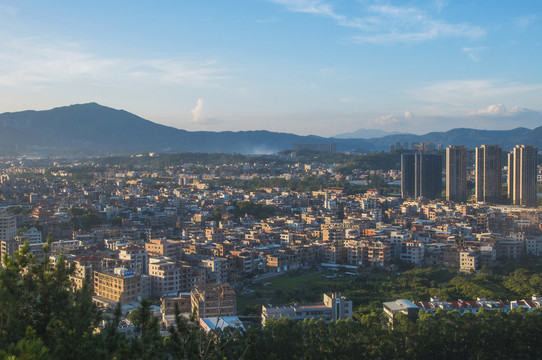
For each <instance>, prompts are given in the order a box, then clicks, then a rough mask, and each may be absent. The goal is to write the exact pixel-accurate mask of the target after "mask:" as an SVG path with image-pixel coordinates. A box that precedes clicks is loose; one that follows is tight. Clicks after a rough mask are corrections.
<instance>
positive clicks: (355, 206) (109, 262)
mask: <svg viewBox="0 0 542 360" xmlns="http://www.w3.org/2000/svg"><path fill="white" fill-rule="evenodd" d="M461 151H464V149H463V150H460V152H459V153H457V154H456V156H458V157H459V158H461V156H466V155H463V154H464V153H461ZM488 151H489V150H488ZM477 153H478V152H477ZM488 154H489V152H488ZM153 155H154V156H160V155H155V154H153ZM408 156H412V158H408V157H404V159H403V171H399V170H389V171H384V170H382V169H371V170H356V171H354V172H353V173H352V174H349V175H342V174H338V173H336V172H335V171H334V166H333V164H324V163H303V162H296V160H295V157H293V156H290V159H289V161H277V159H276V158H275V157H273V156H269V157H267V158H266V157H264V158H262V157H260V158H258V161H255V162H248V161H247V162H242V163H231V164H221V165H205V164H195V163H183V164H178V165H175V166H168V167H166V168H163V169H160V170H156V169H148V168H146V167H144V166H141V167H137V166H136V167H134V166H132V167H131V168H126V167H123V166H119V165H116V166H111V167H107V168H104V167H103V166H97V165H95V164H92V162H90V163H89V162H87V163H85V162H83V161H76V160H73V161H68V160H64V163H57V164H54V163H51V164H49V163H48V164H44V165H36V163H33V165H32V166H29V165H27V164H25V160H21V159H18V160H14V159H10V160H3V161H1V167H0V208H1V209H2V210H1V211H0V242H1V254H2V259H4V256H14V254H15V252H16V251H18V250H19V249H21V248H22V247H24V246H26V247H28V251H29V253H31V254H32V255H33V256H34V258H35V259H36V261H41V260H43V259H44V258H45V257H48V258H49V260H50V261H51V262H53V263H55V262H56V261H58V260H59V259H61V256H62V259H65V261H66V263H67V264H69V265H70V266H73V267H74V268H75V272H74V274H73V275H72V278H73V284H74V286H75V287H78V288H80V287H82V286H83V283H84V282H85V281H88V282H89V284H90V286H91V288H92V291H93V294H94V296H93V301H94V302H95V303H96V304H97V305H99V306H100V307H101V308H103V309H104V311H112V310H113V309H114V308H115V307H116V304H117V303H120V304H121V305H122V309H123V313H124V314H127V313H128V312H129V311H130V310H132V309H133V308H134V307H135V306H137V303H138V301H139V300H140V299H142V298H149V299H154V300H156V301H157V302H156V303H157V304H160V305H156V306H154V307H153V309H154V312H155V315H156V316H157V317H160V318H161V320H162V322H163V324H164V328H166V327H167V326H168V325H170V324H171V323H172V322H174V309H175V304H177V306H178V307H179V309H180V310H181V312H183V313H185V314H195V316H196V319H198V321H200V324H201V325H202V327H204V328H205V329H212V328H214V327H216V326H242V324H241V322H240V320H239V318H237V317H236V315H237V308H236V284H238V283H240V282H241V281H243V280H246V279H251V280H258V279H261V280H262V281H265V279H266V278H267V277H271V276H277V274H283V273H287V272H289V271H292V270H299V269H309V268H312V267H315V266H318V267H327V268H343V269H346V270H347V271H349V272H352V273H354V274H356V273H358V272H363V271H370V270H371V269H374V268H379V269H389V270H394V269H395V268H396V266H397V265H396V264H397V263H398V262H408V263H412V264H415V265H418V266H444V267H448V268H452V269H457V270H459V271H462V272H466V273H470V272H476V271H479V270H484V271H491V269H492V268H493V267H494V266H497V265H498V264H499V263H500V262H502V261H513V260H516V261H517V260H519V259H520V258H522V257H524V256H532V257H540V256H542V225H541V224H542V210H540V209H539V208H537V207H536V201H535V203H534V204H533V203H532V202H531V200H529V201H530V202H529V203H528V204H526V205H525V204H524V205H521V203H518V205H502V204H498V203H497V202H496V201H493V198H491V197H490V196H489V192H488V196H487V198H485V199H484V198H478V197H477V195H476V197H477V198H475V199H470V200H471V201H467V200H468V199H467V195H466V185H465V188H464V189H461V186H464V185H463V183H461V182H456V183H455V184H456V185H454V186H456V187H459V190H454V191H459V192H461V191H462V192H463V193H460V195H458V197H457V198H450V197H449V196H448V198H447V199H446V200H444V197H442V196H440V195H441V192H440V191H438V190H437V193H438V194H437V195H436V196H434V197H433V198H431V196H424V194H425V192H424V191H425V190H420V189H419V186H423V185H425V183H424V184H423V185H420V184H418V185H417V186H418V190H416V185H415V184H414V185H412V186H413V187H412V188H410V189H408V188H407V187H408V186H411V185H408V184H405V181H406V180H405V179H406V177H405V176H403V178H402V176H401V175H402V173H405V174H406V170H405V167H406V166H408V164H407V163H406V162H407V161H410V162H411V163H412V166H413V168H412V169H413V170H414V171H418V172H419V171H421V170H416V169H415V168H414V167H415V166H416V165H415V162H417V161H419V164H420V165H419V166H422V165H421V164H422V161H424V160H422V157H424V156H425V157H427V156H426V154H423V153H420V154H415V155H408ZM415 156H416V157H420V159H419V160H418V159H414V157H415ZM477 156H478V155H477ZM488 156H489V155H488ZM518 156H519V155H518ZM447 159H449V158H447ZM461 161H463V163H461ZM480 161H483V160H480ZM457 162H458V164H460V165H458V166H462V167H464V170H458V171H459V172H458V174H463V173H461V171H464V177H465V181H464V183H465V184H466V183H467V180H473V181H474V180H476V179H478V177H479V176H480V175H479V174H478V175H477V169H475V168H473V167H472V166H469V165H467V164H466V161H465V160H461V159H460V160H457ZM424 164H425V163H424ZM424 166H425V165H424ZM480 166H481V165H480ZM488 166H489V165H488ZM499 166H500V163H499ZM81 169H84V170H85V171H84V176H83V175H81V171H80V170H81ZM426 169H427V166H426ZM534 169H535V170H534V173H533V174H532V175H530V176H534V178H533V179H534V180H533V181H534V186H535V189H536V184H537V183H538V184H540V183H541V182H542V175H541V174H542V172H541V168H540V166H537V164H536V149H535V163H534ZM435 171H437V179H438V180H437V181H441V184H440V185H439V186H438V187H439V189H440V187H441V186H442V183H446V184H447V181H448V178H449V176H450V175H449V174H447V172H446V171H442V167H438V169H437V170H435ZM449 171H450V170H448V172H449ZM488 171H489V170H488ZM496 171H497V173H498V178H499V182H498V184H499V185H498V191H499V197H500V192H501V183H502V181H501V180H502V179H505V178H506V177H507V173H506V171H504V170H503V169H502V168H501V167H499V168H498V169H497V170H496ZM508 171H510V170H508ZM486 174H490V172H486ZM491 174H494V173H491ZM308 176H310V177H313V178H317V179H325V180H326V181H329V180H336V181H339V180H341V181H346V182H348V183H351V184H360V183H366V181H367V178H368V177H369V176H378V177H380V178H382V179H383V180H384V181H385V182H386V183H387V184H392V185H395V187H396V188H397V190H398V191H397V193H386V194H383V193H381V191H380V190H379V189H376V188H375V189H368V190H366V191H364V192H362V193H355V194H347V193H346V192H345V189H344V188H342V187H336V186H334V187H325V188H322V189H319V190H292V189H288V188H285V187H261V188H258V189H254V190H251V191H246V190H244V189H241V188H237V187H234V186H232V185H221V184H219V183H216V182H215V180H216V179H229V180H252V179H273V178H278V179H285V180H288V181H290V180H295V179H302V178H305V177H308ZM420 176H421V175H420ZM487 176H488V175H486V177H487ZM443 180H444V181H443ZM401 181H402V182H401ZM412 181H414V182H416V181H421V180H420V179H418V180H416V178H414V177H413V178H412ZM476 181H478V180H476ZM480 181H482V180H480ZM516 181H518V180H516ZM400 185H402V189H403V194H401V193H400V192H401V191H400V190H399V186H400ZM446 186H447V188H446V189H447V191H448V194H449V192H450V191H451V190H450V189H453V188H452V187H449V186H448V185H446ZM476 186H478V185H476ZM486 186H487V187H488V189H489V188H490V186H491V185H489V183H488V184H487V185H486ZM482 189H483V187H482ZM476 191H477V192H478V191H483V190H476ZM427 194H428V193H427ZM535 194H536V190H535ZM518 196H520V195H518ZM535 196H536V195H535ZM454 200H455V201H454ZM460 200H464V201H460ZM512 203H513V201H512ZM25 244H27V245H25ZM47 244H48V246H45V245H47ZM535 303H536V304H539V303H540V299H539V298H535ZM336 304H340V308H338V307H337V306H334V305H336ZM398 304H399V305H395V307H393V306H391V305H390V306H389V307H388V308H389V309H390V308H393V309H398V308H400V307H401V306H403V307H405V306H406V309H407V310H406V311H407V313H408V308H409V307H412V306H415V307H416V308H417V309H420V308H423V309H429V308H433V309H436V308H438V307H441V308H443V307H447V308H453V307H454V306H455V307H459V308H461V306H463V305H461V306H460V305H457V304H455V303H453V302H452V303H443V302H440V301H439V300H438V299H436V300H434V301H432V302H426V303H419V304H414V303H410V304H409V303H398ZM432 304H433V305H432ZM458 304H459V303H458ZM514 304H515V305H514ZM514 304H510V303H508V304H507V305H506V304H505V305H502V306H508V308H510V306H516V307H518V306H519V307H522V306H523V307H525V306H530V305H531V303H529V302H528V301H526V302H525V301H523V302H516V303H514ZM262 305H263V307H262V322H263V323H264V324H265V321H266V319H267V318H277V317H291V318H296V319H302V318H310V317H317V318H323V319H325V320H326V321H331V320H336V319H339V318H352V302H351V301H348V299H346V298H344V297H341V295H340V294H324V300H323V302H322V303H317V304H304V305H303V304H294V305H284V306H271V305H268V304H262ZM456 305H457V306H456ZM464 306H466V307H468V306H470V308H472V307H473V306H475V304H474V303H472V304H470V303H466V305H464ZM476 306H478V305H476ZM499 306H501V305H499ZM338 309H339V310H338ZM385 309H386V308H385ZM403 310H404V309H403ZM389 311H390V313H391V311H392V310H389ZM428 311H430V310H428ZM209 319H211V320H209ZM212 319H214V320H212ZM123 324H124V325H123V326H125V327H126V329H127V331H133V329H132V328H131V327H130V324H129V321H128V320H126V321H125V323H123ZM130 329H131V330H130Z"/></svg>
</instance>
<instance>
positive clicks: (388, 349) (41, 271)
mask: <svg viewBox="0 0 542 360" xmlns="http://www.w3.org/2000/svg"><path fill="white" fill-rule="evenodd" d="M4 262H5V268H3V269H0V360H3V359H74V358H77V359H330V358H334V359H364V358H366V359H425V358H434V357H435V356H438V357H441V358H449V359H458V358H470V359H527V358H542V347H540V346H539V345H538V342H539V339H540V338H541V337H542V316H541V315H542V313H541V312H540V311H538V310H537V311H535V312H532V313H525V312H523V311H512V312H511V313H509V314H505V313H504V312H502V311H483V310H482V311H480V312H479V313H478V314H476V315H473V314H465V315H463V316H461V315H459V314H458V313H456V312H449V313H445V312H440V311H439V312H437V314H436V315H434V316H433V315H429V314H425V313H420V318H419V320H418V321H416V322H412V321H410V320H408V319H406V318H403V317H401V316H399V317H398V318H397V320H396V322H395V324H394V327H393V329H390V327H389V326H388V323H387V319H386V318H385V317H384V316H383V315H382V314H377V313H375V312H373V313H369V314H366V315H362V316H360V318H359V321H350V320H347V321H338V322H336V323H331V324H325V323H324V322H323V321H315V320H310V321H303V322H297V323H296V322H293V321H291V320H289V319H280V320H276V321H271V322H270V323H269V324H268V325H267V326H266V327H265V328H263V330H261V329H258V328H249V329H248V330H246V331H243V332H241V331H238V330H231V329H226V330H225V331H223V332H220V331H219V332H211V333H210V334H205V333H204V332H203V331H202V330H201V329H200V328H199V327H198V326H197V324H196V323H194V322H192V321H189V320H187V319H185V318H184V317H182V316H181V315H180V314H179V313H178V311H177V313H176V326H175V327H172V328H171V329H169V332H168V335H167V336H166V337H162V335H161V334H160V332H159V331H160V329H159V324H158V321H157V320H156V319H155V318H153V317H152V315H151V311H150V305H151V303H150V302H149V301H142V303H141V307H139V308H138V309H137V310H136V311H134V312H133V313H132V314H131V315H130V318H131V320H132V321H133V323H134V324H135V326H136V333H137V334H136V336H135V337H133V338H126V337H125V336H124V335H123V334H121V333H119V332H118V324H119V321H120V308H118V309H117V311H116V312H115V313H114V314H113V316H112V317H111V319H109V320H108V321H107V322H106V325H105V328H104V329H103V330H102V331H101V332H96V331H95V329H96V328H97V326H98V324H99V323H100V321H101V316H100V313H99V311H98V310H97V309H96V307H95V306H94V305H93V304H92V301H91V294H90V292H89V290H88V288H86V287H84V288H83V289H82V290H77V291H74V290H72V288H71V283H70V280H69V275H70V274H71V272H72V271H73V270H72V269H71V268H68V267H66V265H65V261H64V259H62V258H60V259H59V260H58V261H57V264H56V265H53V264H52V263H51V262H49V261H46V262H44V263H40V264H36V263H35V262H34V261H33V259H32V257H31V256H29V255H28V248H26V247H25V248H23V249H22V251H21V252H20V253H18V254H17V255H16V256H15V258H14V259H9V258H4ZM22 270H24V271H22ZM515 275H518V276H519V275H521V274H520V273H517V274H515Z"/></svg>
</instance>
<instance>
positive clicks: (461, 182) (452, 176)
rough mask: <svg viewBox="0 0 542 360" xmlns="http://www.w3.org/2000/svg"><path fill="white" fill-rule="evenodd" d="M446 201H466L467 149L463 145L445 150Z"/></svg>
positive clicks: (451, 146)
mask: <svg viewBox="0 0 542 360" xmlns="http://www.w3.org/2000/svg"><path fill="white" fill-rule="evenodd" d="M446 200H448V201H455V202H465V201H467V149H465V147H464V146H463V145H450V146H449V147H447V148H446Z"/></svg>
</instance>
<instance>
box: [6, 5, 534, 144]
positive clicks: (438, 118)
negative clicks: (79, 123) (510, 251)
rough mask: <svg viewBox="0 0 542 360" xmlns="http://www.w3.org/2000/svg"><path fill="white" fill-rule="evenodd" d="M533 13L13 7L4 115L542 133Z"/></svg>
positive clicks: (300, 130)
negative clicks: (88, 110)
mask: <svg viewBox="0 0 542 360" xmlns="http://www.w3.org/2000/svg"><path fill="white" fill-rule="evenodd" d="M540 30H541V26H540V5H539V4H538V3H537V2H532V1H515V2H509V1H494V2H482V1H443V0H437V1H423V2H409V1H407V2H402V1H401V2H400V1H331V0H329V1H325V0H268V1H265V0H258V1H257V0H245V1H227V2H221V1H197V2H196V1H180V2H174V1H164V2H160V3H151V2H134V3H132V2H131V3H129V4H128V3H123V2H113V3H111V2H106V1H93V2H60V1H47V2H43V1H35V0H34V1H25V2H21V1H6V0H3V1H0V113H3V112H14V111H21V110H28V109H32V110H42V109H50V108H53V107H57V106H64V105H69V104H75V103H86V102H98V103H100V104H104V105H107V106H111V107H114V108H118V109H125V110H127V111H130V112H132V113H135V114H137V115H139V116H142V117H144V118H146V119H149V120H151V121H154V122H157V123H161V124H165V125H169V126H173V127H176V128H181V129H186V130H212V131H223V130H232V131H240V130H256V129H265V130H271V131H280V132H291V133H296V134H302V135H307V134H316V135H322V136H333V135H336V134H339V133H344V132H353V131H355V130H357V129H359V128H366V129H381V130H385V131H403V132H411V133H426V132H428V131H445V130H448V129H451V128H454V127H469V128H478V129H510V128H514V127H520V126H522V127H528V128H531V129H532V128H534V127H536V126H539V125H540V119H541V116H540V115H541V113H540V111H541V110H542V109H541V108H540V103H539V99H540V98H541V96H542V79H541V76H542V75H541V73H540V71H539V69H540V58H541V56H540V55H541V54H540V51H541V50H540V49H541V46H540V39H541V38H542V37H541V36H540V35H541V31H540Z"/></svg>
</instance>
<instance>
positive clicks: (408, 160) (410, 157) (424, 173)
mask: <svg viewBox="0 0 542 360" xmlns="http://www.w3.org/2000/svg"><path fill="white" fill-rule="evenodd" d="M441 192H442V157H441V156H440V155H438V154H425V153H418V154H403V155H401V194H402V197H403V198H425V199H437V198H439V197H440V195H441Z"/></svg>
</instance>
